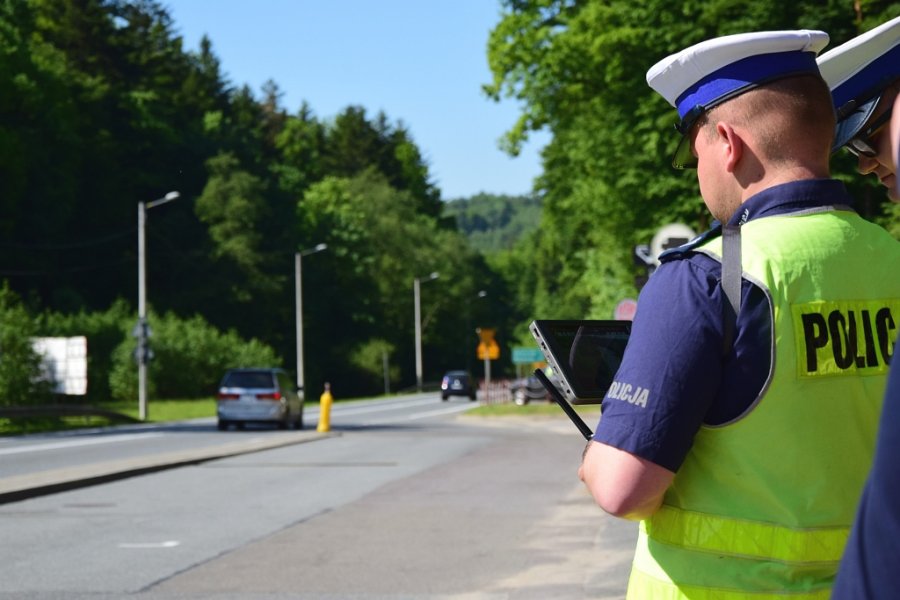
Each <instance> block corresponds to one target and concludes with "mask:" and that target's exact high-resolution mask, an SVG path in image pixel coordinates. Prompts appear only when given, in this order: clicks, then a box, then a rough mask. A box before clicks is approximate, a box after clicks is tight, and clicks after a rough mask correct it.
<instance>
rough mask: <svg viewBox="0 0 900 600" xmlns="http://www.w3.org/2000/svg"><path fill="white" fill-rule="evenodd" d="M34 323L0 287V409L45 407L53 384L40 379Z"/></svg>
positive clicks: (7, 292) (9, 294)
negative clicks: (5, 407) (39, 405)
mask: <svg viewBox="0 0 900 600" xmlns="http://www.w3.org/2000/svg"><path fill="white" fill-rule="evenodd" d="M36 329H37V328H36V323H35V319H34V317H32V316H31V315H30V314H29V313H28V311H27V310H25V307H24V306H22V304H21V301H20V300H19V298H18V297H17V296H16V295H15V293H13V292H12V291H11V290H10V289H9V286H8V285H6V283H4V284H3V286H2V287H0V406H25V405H29V404H45V403H48V402H49V401H50V399H51V397H52V394H51V392H52V385H53V382H50V381H47V380H46V379H43V378H42V371H41V362H42V360H41V357H40V355H38V354H37V353H36V352H35V351H34V348H33V347H32V342H31V338H32V337H33V336H34V335H35V331H36Z"/></svg>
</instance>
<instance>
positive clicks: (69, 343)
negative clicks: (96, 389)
mask: <svg viewBox="0 0 900 600" xmlns="http://www.w3.org/2000/svg"><path fill="white" fill-rule="evenodd" d="M31 343H32V347H33V348H34V351H35V352H37V353H38V354H40V355H41V356H43V357H44V363H43V365H42V369H43V372H44V377H45V378H46V379H49V380H51V381H54V382H55V383H56V385H55V387H54V388H53V391H54V392H56V393H57V394H66V395H70V396H83V395H84V394H86V393H87V338H86V337H84V336H83V335H81V336H75V337H38V338H31Z"/></svg>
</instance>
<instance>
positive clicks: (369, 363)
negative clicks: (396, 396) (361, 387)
mask: <svg viewBox="0 0 900 600" xmlns="http://www.w3.org/2000/svg"><path fill="white" fill-rule="evenodd" d="M395 350H396V348H395V347H394V345H393V344H391V343H390V342H389V341H387V340H378V339H374V340H369V341H367V342H365V343H363V344H361V345H360V346H359V347H357V348H356V349H355V350H354V351H353V352H352V353H351V354H350V363H351V364H352V365H354V366H355V367H357V368H358V369H360V370H361V371H363V372H365V373H367V374H369V375H370V376H371V380H372V384H373V386H374V385H376V384H378V383H383V382H384V365H385V361H386V360H387V361H388V363H387V364H388V365H390V357H391V355H392V354H394V351H395ZM399 377H400V369H399V367H397V366H396V365H394V366H393V367H391V366H389V367H388V382H391V381H396V380H397V379H399Z"/></svg>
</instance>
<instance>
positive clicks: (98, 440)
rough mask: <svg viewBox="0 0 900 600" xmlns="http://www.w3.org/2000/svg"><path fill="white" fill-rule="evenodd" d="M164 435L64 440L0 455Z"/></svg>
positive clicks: (128, 435)
mask: <svg viewBox="0 0 900 600" xmlns="http://www.w3.org/2000/svg"><path fill="white" fill-rule="evenodd" d="M163 435H165V434H164V433H139V434H134V433H128V434H122V435H106V436H101V437H92V438H82V439H77V440H66V441H64V442H52V443H49V444H34V445H31V446H21V447H18V448H0V455H4V454H24V453H26V452H40V451H42V450H59V449H60V448H75V447H78V446H93V445H95V444H112V443H115V442H129V441H133V440H146V439H148V438H151V437H162V436H163Z"/></svg>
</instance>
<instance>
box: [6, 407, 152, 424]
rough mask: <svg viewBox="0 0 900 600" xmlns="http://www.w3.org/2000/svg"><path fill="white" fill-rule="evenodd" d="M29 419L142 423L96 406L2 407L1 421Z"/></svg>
mask: <svg viewBox="0 0 900 600" xmlns="http://www.w3.org/2000/svg"><path fill="white" fill-rule="evenodd" d="M28 417H106V418H107V419H110V420H111V421H121V422H124V423H140V422H141V420H140V419H136V418H134V417H131V416H129V415H125V414H122V413H120V412H116V411H114V410H107V409H105V408H97V407H96V406H71V405H67V404H44V405H35V406H0V419H22V418H28Z"/></svg>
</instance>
